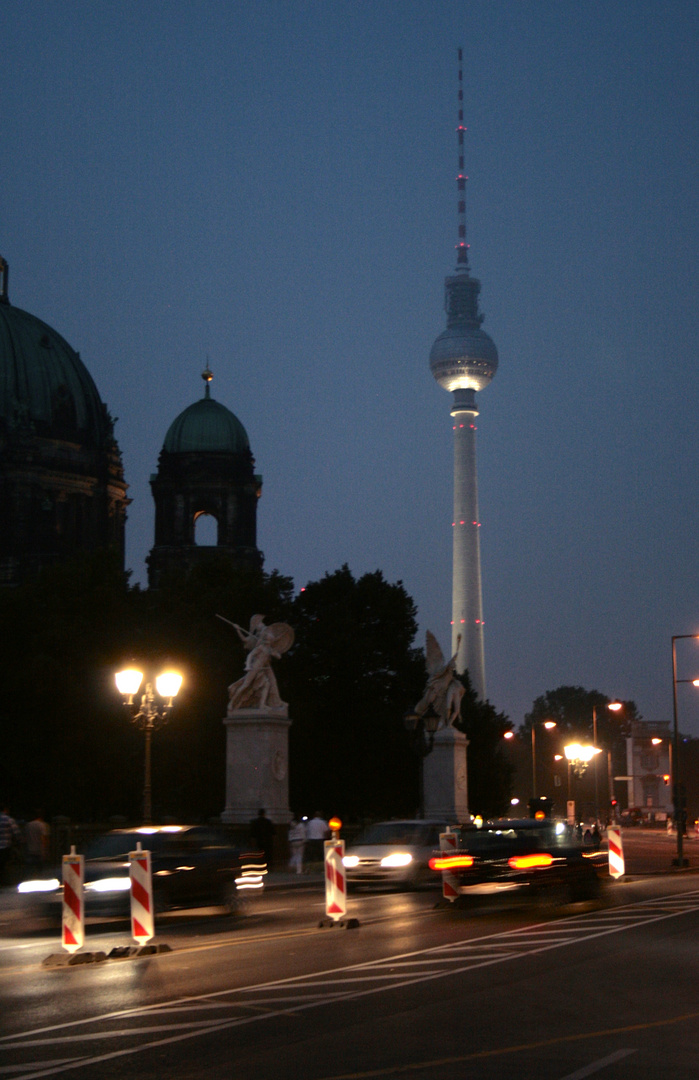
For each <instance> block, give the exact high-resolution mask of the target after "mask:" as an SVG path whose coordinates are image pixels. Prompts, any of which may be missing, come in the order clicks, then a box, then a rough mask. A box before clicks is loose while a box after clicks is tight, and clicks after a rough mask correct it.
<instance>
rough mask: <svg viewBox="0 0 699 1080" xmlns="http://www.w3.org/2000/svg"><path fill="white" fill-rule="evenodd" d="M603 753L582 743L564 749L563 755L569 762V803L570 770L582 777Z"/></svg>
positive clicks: (571, 744)
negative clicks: (595, 758) (593, 761)
mask: <svg viewBox="0 0 699 1080" xmlns="http://www.w3.org/2000/svg"><path fill="white" fill-rule="evenodd" d="M601 752H602V751H601V750H600V749H599V748H598V747H597V746H589V745H588V744H584V745H583V744H581V743H568V745H567V746H564V747H563V753H564V754H565V756H566V758H567V760H568V801H569V802H570V770H571V769H572V770H573V772H574V773H575V775H576V776H578V777H579V776H582V774H583V773H584V772H585V770H586V768H587V766H588V765H589V764H590V762H591V761H592V759H593V758H594V757H596V755H597V754H600V753H601Z"/></svg>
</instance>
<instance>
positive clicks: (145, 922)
mask: <svg viewBox="0 0 699 1080" xmlns="http://www.w3.org/2000/svg"><path fill="white" fill-rule="evenodd" d="M129 863H130V871H129V872H130V876H131V937H132V938H133V939H134V941H136V942H137V943H138V944H139V945H145V944H146V942H148V941H150V939H151V938H152V937H153V935H154V933H155V928H154V924H153V876H152V874H151V866H150V851H142V850H141V844H140V841H139V844H138V848H137V850H136V851H130V852H129Z"/></svg>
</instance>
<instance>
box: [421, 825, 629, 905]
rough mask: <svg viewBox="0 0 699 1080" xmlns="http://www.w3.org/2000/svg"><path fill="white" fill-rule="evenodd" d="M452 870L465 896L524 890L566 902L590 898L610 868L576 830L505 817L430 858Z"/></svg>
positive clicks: (455, 884) (601, 853) (604, 857)
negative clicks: (576, 833) (450, 850)
mask: <svg viewBox="0 0 699 1080" xmlns="http://www.w3.org/2000/svg"><path fill="white" fill-rule="evenodd" d="M429 865H430V868H431V869H432V870H433V871H435V872H437V873H440V874H441V873H442V872H445V871H446V872H447V873H448V874H449V875H451V877H450V880H451V881H452V883H453V887H454V888H455V890H456V891H457V893H458V894H459V896H460V897H467V896H475V895H479V894H497V893H505V892H510V893H511V892H515V891H519V892H521V893H524V894H525V895H527V896H531V897H533V898H536V899H541V898H548V899H549V900H555V901H558V902H561V903H566V902H569V901H575V900H590V899H593V898H594V897H596V896H597V895H598V894H599V890H600V885H601V880H602V878H603V876H604V875H605V874H606V873H607V870H608V866H607V853H606V851H599V850H597V849H595V848H592V847H590V846H584V845H583V844H582V843H581V842H580V841H579V840H578V839H577V837H576V836H575V832H574V830H573V829H572V828H571V827H570V826H569V825H568V824H567V823H565V822H563V821H555V820H553V819H551V818H545V819H543V820H537V819H535V818H522V819H519V818H517V819H511V818H508V819H503V820H500V821H489V822H486V823H485V824H484V825H483V827H482V828H480V829H477V830H469V831H467V832H463V833H462V834H461V843H460V845H459V846H458V848H456V849H455V850H454V852H453V853H451V852H449V853H447V852H440V853H439V854H437V853H434V854H433V856H432V858H431V859H430V862H429Z"/></svg>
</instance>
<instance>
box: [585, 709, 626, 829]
mask: <svg viewBox="0 0 699 1080" xmlns="http://www.w3.org/2000/svg"><path fill="white" fill-rule="evenodd" d="M623 707H624V706H623V704H622V703H621V701H608V702H607V708H608V709H609V710H610V711H611V712H619V710H620V709H623ZM592 741H593V743H594V745H595V746H597V706H596V705H593V706H592ZM607 786H608V788H609V794H608V801H610V802H611V800H612V798H613V797H614V794H613V792H614V788H613V787H612V752H611V750H607ZM595 821H599V790H598V779H597V759H596V758H595Z"/></svg>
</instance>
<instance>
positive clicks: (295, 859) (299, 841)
mask: <svg viewBox="0 0 699 1080" xmlns="http://www.w3.org/2000/svg"><path fill="white" fill-rule="evenodd" d="M305 847H306V826H305V825H304V823H303V822H302V821H299V820H298V819H297V818H295V817H293V818H292V819H291V824H290V825H289V870H291V871H292V873H293V872H294V871H296V873H297V874H302V873H303V853H304V849H305Z"/></svg>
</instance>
